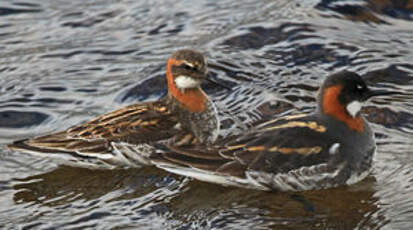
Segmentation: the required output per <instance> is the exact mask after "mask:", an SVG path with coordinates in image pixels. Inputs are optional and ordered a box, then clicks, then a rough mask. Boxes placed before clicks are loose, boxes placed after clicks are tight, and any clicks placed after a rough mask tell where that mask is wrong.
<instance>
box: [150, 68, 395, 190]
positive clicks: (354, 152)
mask: <svg viewBox="0 0 413 230" xmlns="http://www.w3.org/2000/svg"><path fill="white" fill-rule="evenodd" d="M395 93H396V92H391V91H383V90H381V91H379V90H372V89H370V88H369V87H368V86H367V85H366V83H365V82H364V80H363V79H362V78H361V77H360V76H359V75H358V74H356V73H354V72H348V71H342V72H339V73H336V74H332V75H330V76H328V77H327V78H326V79H325V81H324V82H323V84H322V86H321V88H320V90H319V94H318V98H317V109H316V110H315V111H314V112H313V113H311V114H299V115H290V116H285V117H279V118H275V119H273V120H270V121H267V122H263V123H261V124H258V125H257V126H256V127H254V128H253V129H251V130H250V131H249V132H247V133H245V134H242V135H238V136H235V137H232V138H230V139H227V140H223V141H222V142H221V141H218V142H216V143H215V144H214V145H213V146H173V145H168V146H166V149H165V151H163V152H159V153H158V154H156V155H153V156H152V157H151V159H152V162H153V164H155V165H156V166H157V167H159V168H162V169H165V170H167V171H169V172H172V173H175V174H179V175H184V176H188V177H192V178H195V179H198V180H201V181H206V182H211V183H217V184H222V185H229V186H238V187H244V188H252V189H260V190H277V191H302V190H313V189H322V188H330V187H336V186H339V185H344V184H347V185H350V184H354V183H356V182H359V181H361V180H362V179H363V178H365V177H366V176H367V175H368V174H369V172H370V170H371V168H372V159H373V155H374V153H375V150H376V144H375V140H374V137H373V131H372V129H371V128H370V126H369V124H368V122H367V121H366V120H365V118H363V116H362V114H361V113H360V110H361V109H362V105H363V104H364V102H366V101H367V100H368V99H370V98H372V97H374V96H383V95H390V94H395Z"/></svg>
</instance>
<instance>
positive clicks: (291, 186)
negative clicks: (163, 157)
mask: <svg viewBox="0 0 413 230" xmlns="http://www.w3.org/2000/svg"><path fill="white" fill-rule="evenodd" d="M155 165H156V166H157V167H159V168H162V169H164V170H166V171H169V172H171V173H175V174H178V175H182V176H188V177H192V178H195V179H197V180H200V181H205V182H211V183H216V184H221V185H225V186H237V187H243V188H253V189H259V190H271V189H274V190H279V191H303V190H313V189H321V188H329V187H335V186H337V184H328V183H327V184H326V183H322V184H319V183H320V182H322V181H324V180H326V179H327V180H328V179H333V178H335V177H337V175H338V174H339V173H340V172H341V171H342V170H343V169H344V164H341V165H338V166H337V168H336V169H334V170H332V171H328V170H327V165H326V164H319V165H313V166H308V167H301V168H298V169H295V170H291V171H289V172H287V173H278V174H273V173H266V172H260V171H247V172H245V174H246V178H239V177H234V176H228V175H223V174H219V173H214V172H211V171H206V170H202V169H196V168H186V167H180V166H175V165H171V164H156V163H155ZM360 179H361V178H360V177H358V178H357V181H359V180H360ZM351 182H352V181H351ZM347 183H348V182H347Z"/></svg>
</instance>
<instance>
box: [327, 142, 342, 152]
mask: <svg viewBox="0 0 413 230" xmlns="http://www.w3.org/2000/svg"><path fill="white" fill-rule="evenodd" d="M339 148H340V144H339V143H334V144H333V145H332V146H331V147H330V149H329V150H328V152H329V153H330V154H331V155H335V154H336V153H338V149H339Z"/></svg>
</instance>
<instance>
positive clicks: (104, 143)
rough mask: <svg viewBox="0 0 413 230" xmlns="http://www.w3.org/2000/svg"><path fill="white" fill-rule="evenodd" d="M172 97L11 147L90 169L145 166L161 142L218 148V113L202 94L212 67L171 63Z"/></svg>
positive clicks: (178, 59)
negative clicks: (203, 85)
mask: <svg viewBox="0 0 413 230" xmlns="http://www.w3.org/2000/svg"><path fill="white" fill-rule="evenodd" d="M166 77H167V84H168V95H167V96H166V97H165V98H163V99H160V100H159V101H153V102H146V103H140V104H135V105H130V106H127V107H125V108H122V109H119V110H116V111H113V112H110V113H108V114H105V115H102V116H99V117H97V118H95V119H93V120H91V121H89V122H87V123H84V124H81V125H77V126H74V127H72V128H69V129H68V130H65V131H61V132H58V133H53V134H50V135H45V136H40V137H36V138H33V139H26V140H19V141H16V142H14V143H12V144H10V145H8V147H9V148H10V149H13V150H15V151H22V152H29V153H33V154H38V155H42V156H47V157H54V158H57V159H62V160H63V161H62V162H61V163H63V164H68V165H74V166H84V167H115V166H132V167H135V166H141V165H143V164H149V161H148V159H147V156H148V155H150V154H151V152H153V151H154V149H155V148H156V147H155V145H156V144H157V143H161V142H168V143H174V145H182V144H193V143H203V144H210V143H213V142H214V141H215V140H216V139H217V136H218V134H219V129H220V127H219V125H220V124H219V123H220V122H219V119H218V116H217V109H216V107H215V105H214V103H213V102H212V101H211V100H210V98H209V97H208V96H207V95H206V94H205V92H204V91H203V90H202V89H201V87H200V86H201V83H202V82H204V81H205V80H208V78H207V61H206V59H205V57H204V55H202V54H201V53H199V52H197V51H194V50H188V49H185V50H179V51H177V52H175V53H173V55H172V56H171V57H170V58H169V59H168V62H167V68H166Z"/></svg>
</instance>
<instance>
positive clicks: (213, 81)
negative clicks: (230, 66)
mask: <svg viewBox="0 0 413 230" xmlns="http://www.w3.org/2000/svg"><path fill="white" fill-rule="evenodd" d="M205 80H207V81H208V82H210V83H212V84H214V85H217V86H220V87H222V88H224V89H227V90H232V89H231V88H230V87H228V86H226V85H223V84H221V83H219V82H216V81H215V80H212V79H211V77H210V76H207V78H206V79H205Z"/></svg>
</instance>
